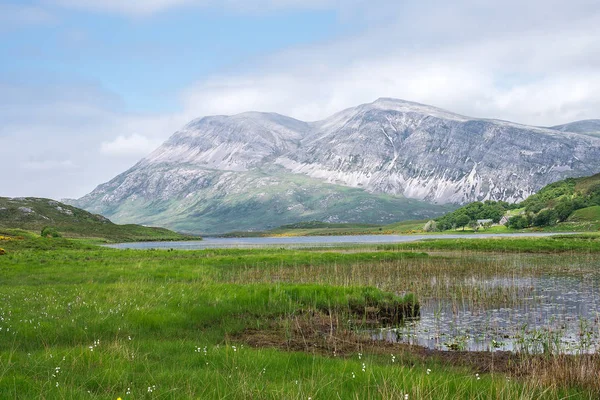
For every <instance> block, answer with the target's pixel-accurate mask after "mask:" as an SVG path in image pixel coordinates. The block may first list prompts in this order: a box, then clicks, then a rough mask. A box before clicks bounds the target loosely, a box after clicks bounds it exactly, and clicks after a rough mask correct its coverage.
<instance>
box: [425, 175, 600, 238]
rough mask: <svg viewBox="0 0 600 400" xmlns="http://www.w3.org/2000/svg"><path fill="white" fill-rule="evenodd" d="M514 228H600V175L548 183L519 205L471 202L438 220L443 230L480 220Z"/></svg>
mask: <svg viewBox="0 0 600 400" xmlns="http://www.w3.org/2000/svg"><path fill="white" fill-rule="evenodd" d="M503 217H507V218H509V220H508V222H507V223H506V225H507V226H508V227H509V228H513V229H525V228H541V229H553V230H598V228H600V174H596V175H593V176H588V177H583V178H569V179H565V180H563V181H559V182H555V183H552V184H550V185H547V186H545V187H544V188H543V189H542V190H540V191H539V192H538V193H536V194H534V195H531V196H529V197H528V198H527V199H526V200H524V201H522V202H521V203H518V204H508V203H505V202H495V201H486V202H484V203H482V202H475V203H470V204H467V205H466V206H464V207H461V208H459V209H457V210H455V211H454V212H452V213H449V214H446V215H444V216H443V217H440V218H438V219H437V220H436V222H437V228H438V229H440V230H448V229H456V228H463V229H464V228H465V227H471V228H473V229H477V228H479V227H478V224H477V222H476V221H477V220H487V219H489V220H492V223H496V224H497V223H499V222H500V221H501V220H502V219H503Z"/></svg>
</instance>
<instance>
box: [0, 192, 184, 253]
mask: <svg viewBox="0 0 600 400" xmlns="http://www.w3.org/2000/svg"><path fill="white" fill-rule="evenodd" d="M44 228H49V229H46V232H47V233H49V234H50V235H52V234H55V235H56V234H58V235H60V236H64V237H71V238H97V239H103V240H105V241H110V242H129V241H146V240H148V241H151V240H184V239H189V238H190V237H189V236H184V235H181V234H179V233H176V232H173V231H170V230H168V229H164V228H150V227H145V226H140V225H117V224H114V223H112V222H111V221H110V220H108V219H107V218H105V217H103V216H101V215H97V214H91V213H89V212H87V211H84V210H82V209H79V208H77V207H73V206H70V205H67V204H63V203H60V202H58V201H55V200H50V199H42V198H35V197H26V198H7V197H0V230H2V229H4V230H6V229H22V230H26V231H32V232H37V233H41V232H42V229H44Z"/></svg>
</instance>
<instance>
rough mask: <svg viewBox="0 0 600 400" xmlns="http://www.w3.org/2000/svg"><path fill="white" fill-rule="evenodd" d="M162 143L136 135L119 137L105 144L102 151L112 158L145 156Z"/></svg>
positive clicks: (101, 148)
mask: <svg viewBox="0 0 600 400" xmlns="http://www.w3.org/2000/svg"><path fill="white" fill-rule="evenodd" d="M160 143H161V142H160V141H159V140H156V139H149V138H147V137H146V136H143V135H140V134H137V133H134V134H132V135H129V136H118V137H117V138H116V139H114V140H112V141H110V142H103V143H102V144H101V146H100V151H101V152H102V153H103V154H106V155H110V156H145V155H147V154H148V153H150V152H151V151H152V150H154V149H156V148H157V147H158V146H160Z"/></svg>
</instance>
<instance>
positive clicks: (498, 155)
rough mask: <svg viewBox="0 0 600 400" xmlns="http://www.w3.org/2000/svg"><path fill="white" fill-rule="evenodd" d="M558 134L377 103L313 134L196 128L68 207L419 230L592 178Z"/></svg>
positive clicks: (572, 145) (221, 119)
mask: <svg viewBox="0 0 600 400" xmlns="http://www.w3.org/2000/svg"><path fill="white" fill-rule="evenodd" d="M569 129H570V128H569V125H565V126H563V129H562V130H561V129H558V128H556V129H553V128H542V127H532V126H526V125H520V124H516V123H512V122H507V121H499V120H490V119H478V118H470V117H466V116H462V115H459V114H455V113H452V112H449V111H445V110H442V109H439V108H436V107H431V106H427V105H423V104H418V103H413V102H408V101H402V100H395V99H388V98H382V99H379V100H377V101H375V102H373V103H370V104H364V105H361V106H358V107H354V108H349V109H346V110H343V111H341V112H339V113H337V114H334V115H333V116H331V117H329V118H327V119H325V120H322V121H317V122H303V121H299V120H296V119H293V118H289V117H286V116H283V115H279V114H274V113H257V112H249V113H243V114H239V115H234V116H213V117H205V118H201V119H197V120H194V121H192V122H190V123H189V124H188V125H186V126H185V127H184V128H183V129H181V130H180V131H178V132H176V133H175V134H174V135H173V136H171V138H169V140H167V141H166V142H165V143H164V144H163V145H162V146H160V147H159V148H158V149H157V150H155V151H154V152H153V153H152V154H150V155H149V156H148V157H146V158H144V159H143V160H141V161H140V162H139V163H138V164H136V165H135V166H134V167H133V168H131V169H130V170H128V171H126V172H124V173H123V174H121V175H119V176H117V177H116V178H114V179H113V180H111V181H110V182H108V183H106V184H103V185H100V186H99V187H98V188H96V189H95V190H94V191H93V192H92V193H90V194H89V195H87V196H85V197H83V198H82V199H79V200H77V201H76V202H75V204H76V205H77V206H80V207H83V208H85V209H88V210H91V211H93V212H97V213H101V214H103V215H106V216H108V217H110V218H112V219H113V220H115V221H118V222H137V223H144V224H146V223H148V224H153V225H161V226H166V227H170V228H173V229H180V230H185V231H191V232H203V233H206V232H209V233H211V232H222V231H225V227H226V226H227V227H229V226H232V227H233V228H234V229H235V230H240V229H265V228H269V227H273V226H278V225H282V224H284V223H291V222H297V221H301V220H315V219H318V220H323V221H329V222H371V223H386V222H392V221H394V220H400V219H410V218H429V217H433V216H436V215H439V213H441V212H443V211H444V210H446V209H447V208H448V207H446V208H444V207H440V206H439V205H443V204H450V205H457V204H463V203H467V202H471V201H477V200H488V199H489V200H504V201H509V202H515V201H520V200H523V199H525V198H527V197H528V196H529V195H530V194H532V193H535V192H536V191H537V190H539V189H541V188H542V187H543V186H545V185H546V184H548V183H551V182H554V181H557V180H561V179H564V178H567V177H574V176H584V175H592V174H594V173H597V172H600V163H598V160H600V138H597V137H594V136H593V135H589V134H587V133H585V132H568V130H569ZM348 196H350V198H348ZM353 199H359V200H356V201H354V200H353ZM411 199H414V200H411ZM231 230H233V229H231Z"/></svg>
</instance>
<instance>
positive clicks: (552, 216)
mask: <svg viewBox="0 0 600 400" xmlns="http://www.w3.org/2000/svg"><path fill="white" fill-rule="evenodd" d="M557 220H558V215H557V214H556V211H554V210H550V209H546V210H542V211H540V212H539V213H538V214H537V215H536V216H535V217H533V225H534V226H540V227H541V226H552V225H556V221H557Z"/></svg>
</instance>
